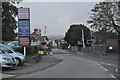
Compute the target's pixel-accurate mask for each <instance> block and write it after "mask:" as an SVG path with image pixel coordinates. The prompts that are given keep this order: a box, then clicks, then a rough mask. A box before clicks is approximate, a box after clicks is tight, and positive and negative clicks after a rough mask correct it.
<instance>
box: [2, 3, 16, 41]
mask: <svg viewBox="0 0 120 80" xmlns="http://www.w3.org/2000/svg"><path fill="white" fill-rule="evenodd" d="M17 14H18V13H17V7H16V6H14V5H13V3H10V2H3V3H2V40H4V41H9V40H14V39H15V37H16V33H15V31H14V30H16V28H17V21H16V20H15V17H16V16H17Z"/></svg>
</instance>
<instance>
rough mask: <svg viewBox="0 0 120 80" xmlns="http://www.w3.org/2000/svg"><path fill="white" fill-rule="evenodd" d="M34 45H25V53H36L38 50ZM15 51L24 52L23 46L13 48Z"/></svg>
mask: <svg viewBox="0 0 120 80" xmlns="http://www.w3.org/2000/svg"><path fill="white" fill-rule="evenodd" d="M36 47H37V46H26V51H27V55H33V54H36V53H37V52H38V49H37V48H36ZM15 51H16V52H20V53H22V54H24V47H23V46H22V47H17V48H15Z"/></svg>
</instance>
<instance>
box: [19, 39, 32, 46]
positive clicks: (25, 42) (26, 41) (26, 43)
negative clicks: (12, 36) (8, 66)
mask: <svg viewBox="0 0 120 80" xmlns="http://www.w3.org/2000/svg"><path fill="white" fill-rule="evenodd" d="M19 44H20V45H22V46H30V38H29V37H20V38H19Z"/></svg>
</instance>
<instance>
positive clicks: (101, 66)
mask: <svg viewBox="0 0 120 80" xmlns="http://www.w3.org/2000/svg"><path fill="white" fill-rule="evenodd" d="M97 64H98V65H99V66H100V67H101V68H103V69H104V70H105V71H108V69H106V68H104V67H103V66H102V65H101V64H99V63H97Z"/></svg>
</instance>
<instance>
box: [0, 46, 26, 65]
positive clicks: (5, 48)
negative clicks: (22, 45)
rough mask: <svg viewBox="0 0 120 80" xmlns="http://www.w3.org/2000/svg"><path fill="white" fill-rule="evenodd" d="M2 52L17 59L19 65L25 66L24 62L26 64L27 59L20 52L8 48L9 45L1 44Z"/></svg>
mask: <svg viewBox="0 0 120 80" xmlns="http://www.w3.org/2000/svg"><path fill="white" fill-rule="evenodd" d="M0 50H2V51H4V52H5V53H6V54H9V55H11V56H13V57H15V59H16V60H17V61H18V64H17V65H23V64H24V62H25V57H24V55H23V54H22V53H20V52H15V51H14V50H13V48H11V47H9V46H7V45H4V44H0Z"/></svg>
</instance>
